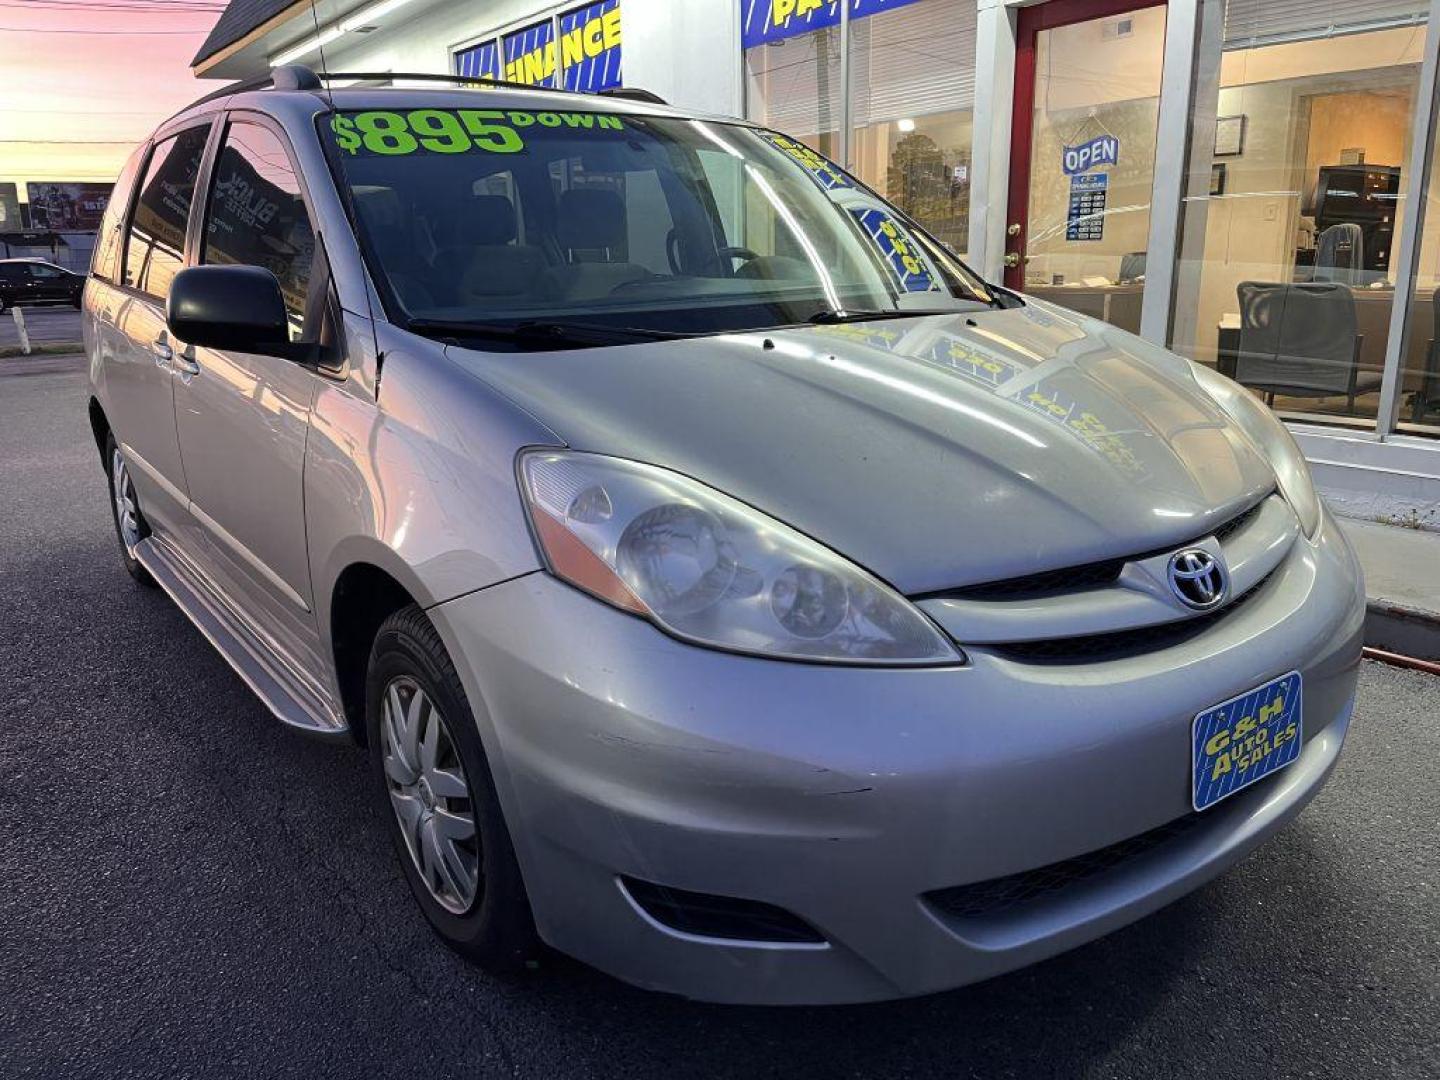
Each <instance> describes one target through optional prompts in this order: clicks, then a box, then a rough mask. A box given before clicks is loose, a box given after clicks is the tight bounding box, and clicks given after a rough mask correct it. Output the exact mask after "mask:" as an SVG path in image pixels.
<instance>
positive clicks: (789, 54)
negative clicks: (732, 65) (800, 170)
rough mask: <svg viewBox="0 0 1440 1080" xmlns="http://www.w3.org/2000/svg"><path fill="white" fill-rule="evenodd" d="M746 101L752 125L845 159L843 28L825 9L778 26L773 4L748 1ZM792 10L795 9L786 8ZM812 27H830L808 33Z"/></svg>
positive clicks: (744, 11) (744, 15)
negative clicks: (841, 140) (774, 21)
mask: <svg viewBox="0 0 1440 1080" xmlns="http://www.w3.org/2000/svg"><path fill="white" fill-rule="evenodd" d="M744 2H745V6H744V7H742V9H741V20H742V26H743V29H742V39H743V41H744V42H745V43H746V47H745V91H746V93H745V100H746V111H747V113H748V114H749V117H750V119H751V120H754V121H756V122H757V123H761V124H764V125H765V126H766V127H769V128H773V129H775V130H776V131H783V132H784V133H785V134H787V135H793V136H794V137H795V138H797V139H800V140H801V141H802V142H804V143H805V144H806V145H808V146H810V147H811V148H813V149H815V150H818V151H820V152H821V153H822V154H824V155H826V156H827V157H832V158H838V157H839V133H840V119H841V117H840V106H841V88H840V26H839V24H838V22H834V23H830V21H829V20H828V19H819V18H816V17H815V16H816V14H817V12H818V13H820V14H823V13H824V12H825V8H823V7H821V8H817V9H812V10H811V11H810V12H809V15H808V16H806V17H801V16H798V15H795V14H794V13H793V11H792V14H791V18H790V20H789V21H787V22H783V23H779V24H774V25H772V23H771V21H770V19H771V15H772V12H771V10H770V8H771V5H770V3H769V0H744ZM786 10H787V11H791V9H788V8H787V9H786ZM811 22H826V23H827V25H822V26H820V27H819V28H818V29H814V30H809V29H806V26H808V25H809V24H810V23H811Z"/></svg>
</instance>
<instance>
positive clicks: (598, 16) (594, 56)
mask: <svg viewBox="0 0 1440 1080" xmlns="http://www.w3.org/2000/svg"><path fill="white" fill-rule="evenodd" d="M620 58H621V50H620V0H600V2H599V3H596V4H590V5H588V6H586V7H582V8H576V9H575V10H574V11H569V12H566V13H565V14H564V15H561V16H560V59H561V60H562V61H563V62H564V65H565V89H566V90H586V91H590V92H591V93H593V92H595V91H597V90H609V89H611V88H612V87H616V86H619V85H621V82H620Z"/></svg>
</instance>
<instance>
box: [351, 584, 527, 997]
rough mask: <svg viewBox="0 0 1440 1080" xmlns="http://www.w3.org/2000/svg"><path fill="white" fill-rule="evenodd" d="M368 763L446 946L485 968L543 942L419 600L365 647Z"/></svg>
mask: <svg viewBox="0 0 1440 1080" xmlns="http://www.w3.org/2000/svg"><path fill="white" fill-rule="evenodd" d="M365 689H366V693H365V718H366V728H367V734H368V735H369V740H368V742H369V752H370V772H371V777H372V780H373V788H374V790H375V793H376V796H377V798H378V799H379V801H380V803H381V813H382V814H383V815H384V817H385V820H386V823H387V828H388V829H389V831H390V838H391V840H392V842H393V843H394V845H395V852H396V856H397V857H398V858H399V860H400V865H401V868H402V869H403V871H404V873H405V880H406V881H407V882H408V883H409V885H410V891H411V893H412V894H414V896H415V900H416V902H417V903H419V905H420V909H421V910H422V911H423V912H424V913H425V918H426V919H428V920H429V921H430V925H431V926H432V927H434V929H435V932H436V933H437V934H439V936H440V939H441V940H442V941H444V942H445V944H446V945H448V946H450V948H452V949H454V950H455V951H456V952H458V953H460V954H461V955H462V956H464V957H466V958H467V959H469V960H472V961H474V962H475V963H477V964H479V965H480V966H481V967H483V968H485V969H486V970H487V971H490V972H494V973H497V974H498V973H508V972H513V971H516V970H518V969H519V968H521V967H522V966H523V965H524V963H525V962H526V961H527V960H529V959H531V958H532V957H533V956H535V955H536V953H537V952H538V949H539V942H538V938H537V937H536V934H535V924H534V921H533V920H532V918H531V915H530V901H529V898H528V897H527V896H526V894H525V884H524V882H523V881H522V880H521V877H520V865H519V863H518V862H517V861H516V859H515V849H514V846H513V845H512V844H511V842H510V833H509V831H508V829H507V828H506V826H505V819H504V816H503V814H502V813H501V811H500V802H499V799H498V798H497V797H496V794H495V784H494V781H493V780H492V779H491V776H490V766H489V762H488V761H487V759H486V757H485V750H484V748H483V746H482V745H481V742H480V733H479V730H478V729H477V727H476V724H475V717H474V714H473V713H472V712H471V711H470V705H469V702H468V701H467V700H466V697H465V690H464V688H463V687H462V686H461V684H460V677H459V675H457V674H456V672H455V665H454V664H453V663H451V661H450V657H449V654H448V653H446V651H445V646H444V645H443V644H442V643H441V641H440V635H439V634H437V633H436V632H435V628H434V626H433V625H431V623H430V620H429V619H428V618H426V616H425V613H424V612H423V611H422V610H421V609H420V608H419V607H416V606H413V605H412V606H410V607H407V608H404V609H402V610H401V611H398V612H396V613H395V614H394V615H392V616H390V618H388V619H386V620H385V622H384V623H383V624H382V625H381V627H380V630H379V633H377V634H376V636H375V643H374V645H373V646H372V648H371V651H370V667H369V672H368V675H367V678H366V688H365Z"/></svg>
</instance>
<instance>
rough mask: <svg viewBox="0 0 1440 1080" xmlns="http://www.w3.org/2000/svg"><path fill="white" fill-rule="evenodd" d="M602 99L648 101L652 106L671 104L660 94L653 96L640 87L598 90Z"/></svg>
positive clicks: (614, 87)
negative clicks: (615, 98) (614, 98)
mask: <svg viewBox="0 0 1440 1080" xmlns="http://www.w3.org/2000/svg"><path fill="white" fill-rule="evenodd" d="M596 93H597V95H598V96H600V97H618V98H628V99H630V100H631V101H648V102H649V103H650V104H651V105H669V104H670V103H669V102H668V101H666V100H665V99H664V98H662V97H661V96H660V95H659V94H652V93H651V92H650V91H649V90H642V89H640V87H638V86H612V87H610V88H609V89H608V90H598V91H596Z"/></svg>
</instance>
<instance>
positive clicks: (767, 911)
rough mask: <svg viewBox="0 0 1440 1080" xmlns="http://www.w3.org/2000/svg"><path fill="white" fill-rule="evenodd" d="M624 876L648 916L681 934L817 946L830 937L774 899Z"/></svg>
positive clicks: (623, 880)
mask: <svg viewBox="0 0 1440 1080" xmlns="http://www.w3.org/2000/svg"><path fill="white" fill-rule="evenodd" d="M620 880H621V881H622V882H623V883H624V885H625V891H626V892H628V893H629V894H630V896H631V898H632V899H634V901H635V903H637V904H639V905H640V907H641V908H643V909H644V911H645V913H646V914H647V915H649V916H650V917H651V918H652V919H654V920H655V921H656V922H658V923H662V924H663V925H665V926H668V927H670V928H671V929H672V930H679V931H680V932H681V933H685V934H695V935H697V936H699V937H709V938H724V939H727V940H731V941H775V942H786V943H790V944H815V945H820V944H823V943H824V941H825V939H824V938H823V937H821V936H820V934H819V933H817V932H816V931H815V929H814V928H813V927H811V926H810V925H809V924H808V923H806V922H805V921H804V920H803V919H801V918H800V917H799V916H797V915H792V914H791V913H790V912H788V911H786V910H785V909H784V908H781V907H776V906H775V905H774V904H766V903H762V902H761V901H759V900H742V899H740V898H739V897H735V896H716V895H714V894H712V893H699V892H690V891H689V890H687V889H672V888H670V887H669V886H667V885H656V884H653V883H652V882H649V881H640V880H639V879H637V878H631V877H626V878H621V879H620Z"/></svg>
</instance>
